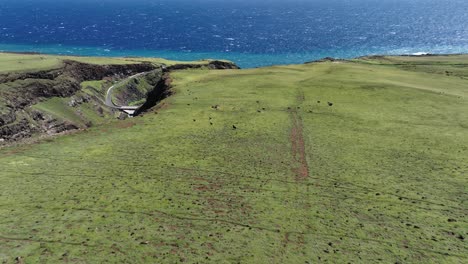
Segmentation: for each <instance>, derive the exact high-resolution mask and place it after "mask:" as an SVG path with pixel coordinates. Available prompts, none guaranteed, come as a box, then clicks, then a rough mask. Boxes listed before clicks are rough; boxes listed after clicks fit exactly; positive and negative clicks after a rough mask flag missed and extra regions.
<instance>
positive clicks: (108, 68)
mask: <svg viewBox="0 0 468 264" xmlns="http://www.w3.org/2000/svg"><path fill="white" fill-rule="evenodd" d="M156 68H157V66H155V65H153V64H151V63H139V64H126V65H94V64H86V63H81V62H76V61H71V60H65V61H64V63H63V66H62V67H61V68H59V69H51V70H48V71H37V72H27V73H21V72H20V73H7V74H0V85H2V86H3V87H5V89H3V91H1V94H0V95H1V97H0V105H1V104H4V105H6V107H4V108H3V109H0V138H1V139H2V141H5V140H6V141H14V140H19V139H22V138H25V137H29V136H31V135H32V134H34V133H37V132H47V133H60V132H63V131H65V130H70V129H77V128H78V126H76V125H74V124H70V123H67V122H63V121H60V120H56V119H53V118H50V117H47V116H44V115H42V114H41V113H40V112H38V111H33V110H31V109H27V108H28V107H29V106H31V105H34V104H36V103H38V102H41V101H44V100H46V99H48V98H52V97H70V96H72V95H74V94H75V93H76V92H77V91H79V90H80V89H81V83H82V82H83V81H87V80H102V79H103V78H106V77H117V78H125V77H127V76H130V75H133V74H136V73H140V72H146V71H151V70H154V69H156ZM83 100H84V99H83ZM75 101H76V102H75V103H79V102H81V101H82V99H81V98H78V99H76V100H75ZM26 110H27V111H26ZM28 120H34V121H37V122H36V123H37V124H36V125H33V124H31V122H30V121H28ZM38 124H41V125H38Z"/></svg>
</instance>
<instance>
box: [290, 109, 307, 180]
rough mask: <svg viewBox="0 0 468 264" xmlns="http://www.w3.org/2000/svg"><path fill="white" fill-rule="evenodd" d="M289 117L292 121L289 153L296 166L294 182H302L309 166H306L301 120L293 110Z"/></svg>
mask: <svg viewBox="0 0 468 264" xmlns="http://www.w3.org/2000/svg"><path fill="white" fill-rule="evenodd" d="M290 115H291V120H292V128H291V147H292V149H291V151H292V156H293V162H294V163H296V164H297V167H296V168H294V169H293V171H294V173H295V174H296V180H304V179H306V178H307V177H308V176H309V165H308V164H307V156H306V150H305V143H304V136H303V126H302V119H301V117H300V116H299V115H298V114H297V112H296V111H295V110H292V111H290Z"/></svg>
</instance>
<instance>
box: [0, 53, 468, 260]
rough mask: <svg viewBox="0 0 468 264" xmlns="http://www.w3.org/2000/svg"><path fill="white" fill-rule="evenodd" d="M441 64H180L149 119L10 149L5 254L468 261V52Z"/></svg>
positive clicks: (6, 152)
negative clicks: (208, 66)
mask: <svg viewBox="0 0 468 264" xmlns="http://www.w3.org/2000/svg"><path fill="white" fill-rule="evenodd" d="M430 59H431V61H426V60H429V59H428V58H426V57H424V58H412V57H391V58H382V57H379V58H362V59H358V60H354V61H351V62H322V63H315V64H308V65H297V66H278V67H270V68H261V69H252V70H241V71H240V70H226V71H208V70H200V69H195V70H185V71H177V72H173V73H171V77H172V79H173V83H172V85H173V91H174V95H173V96H171V97H169V98H167V99H165V100H164V101H163V102H161V103H160V104H159V106H158V107H157V108H156V109H154V110H153V112H150V113H147V114H145V115H143V116H142V117H137V118H133V119H127V120H124V121H117V120H115V121H111V122H109V123H107V124H103V125H100V126H96V127H92V128H90V129H88V130H87V131H83V132H80V133H75V134H73V135H66V136H63V137H59V138H55V139H49V140H44V141H43V142H41V143H40V144H29V145H22V146H16V147H8V148H4V149H2V150H0V168H1V170H0V181H1V183H2V184H1V186H0V189H1V196H0V215H2V216H3V217H2V219H1V221H0V241H1V243H0V258H1V259H2V260H5V261H6V262H14V261H15V258H18V260H20V261H23V260H24V261H25V262H30V263H32V262H45V261H48V262H88V263H92V262H130V263H140V262H153V263H176V262H188V263H196V262H198V263H207V262H209V263H237V262H240V263H320V262H325V261H328V262H336V263H347V262H351V263H378V262H382V263H463V262H464V261H466V259H467V257H468V248H467V245H466V241H465V239H466V236H467V231H468V221H467V219H466V215H467V207H466V201H467V200H468V195H467V191H466V190H467V186H468V184H467V175H468V80H466V76H467V74H468V58H467V57H466V56H460V57H452V56H448V57H430ZM420 60H423V63H421V61H420ZM446 71H449V72H450V74H447V73H446ZM88 84H89V85H90V86H95V87H97V89H99V85H100V83H99V82H97V83H88ZM56 103H57V102H51V103H50V105H47V107H49V108H53V107H54V105H55V104H56ZM44 107H46V106H44ZM65 114H66V113H64V115H65Z"/></svg>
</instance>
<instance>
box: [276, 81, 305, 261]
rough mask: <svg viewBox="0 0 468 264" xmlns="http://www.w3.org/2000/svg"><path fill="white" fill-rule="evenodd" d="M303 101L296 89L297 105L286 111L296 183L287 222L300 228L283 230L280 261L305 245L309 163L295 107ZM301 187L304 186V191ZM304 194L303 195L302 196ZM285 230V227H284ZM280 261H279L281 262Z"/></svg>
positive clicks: (300, 93) (299, 119) (301, 93)
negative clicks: (289, 218) (288, 118)
mask: <svg viewBox="0 0 468 264" xmlns="http://www.w3.org/2000/svg"><path fill="white" fill-rule="evenodd" d="M304 101H305V96H304V93H303V91H302V90H298V96H297V100H296V104H297V105H298V107H294V108H292V107H290V108H289V110H288V112H289V115H290V119H291V123H292V124H291V131H290V141H291V154H292V166H293V168H292V172H293V175H294V179H295V182H296V183H298V184H296V185H294V186H291V187H292V190H291V191H292V192H293V196H294V198H293V203H294V205H293V206H292V207H290V208H292V210H294V211H292V212H291V214H292V216H293V217H292V219H291V220H292V221H290V223H289V224H293V225H294V229H295V230H302V231H299V232H297V233H293V232H290V231H285V232H284V235H283V238H282V241H281V248H280V255H281V262H282V263H284V262H287V259H288V256H287V252H288V250H294V251H298V252H300V251H302V250H301V249H303V247H304V246H305V244H306V243H305V238H304V232H306V231H308V227H307V225H306V224H305V223H306V222H307V220H308V219H307V216H305V215H304V212H305V211H307V210H308V209H309V208H311V205H310V203H309V201H310V199H309V197H310V195H309V194H310V192H309V185H308V184H307V182H306V181H307V179H308V178H309V164H308V162H307V153H306V148H305V140H304V135H303V123H302V122H303V121H302V118H301V116H300V114H299V113H298V111H297V109H300V107H299V105H301V104H302V103H303V102H304ZM303 188H306V192H305V193H304V191H303ZM304 194H305V197H304ZM286 230H287V228H286ZM281 262H280V263H281Z"/></svg>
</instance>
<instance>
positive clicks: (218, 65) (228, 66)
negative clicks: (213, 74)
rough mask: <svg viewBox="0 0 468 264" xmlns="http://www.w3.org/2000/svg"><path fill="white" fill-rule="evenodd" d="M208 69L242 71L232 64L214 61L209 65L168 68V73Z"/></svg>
mask: <svg viewBox="0 0 468 264" xmlns="http://www.w3.org/2000/svg"><path fill="white" fill-rule="evenodd" d="M200 68H208V69H211V70H227V69H240V68H239V66H237V65H236V64H234V63H232V62H227V61H219V60H214V61H210V62H208V64H176V65H171V66H169V67H167V68H166V69H167V70H168V71H174V70H187V69H200Z"/></svg>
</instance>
